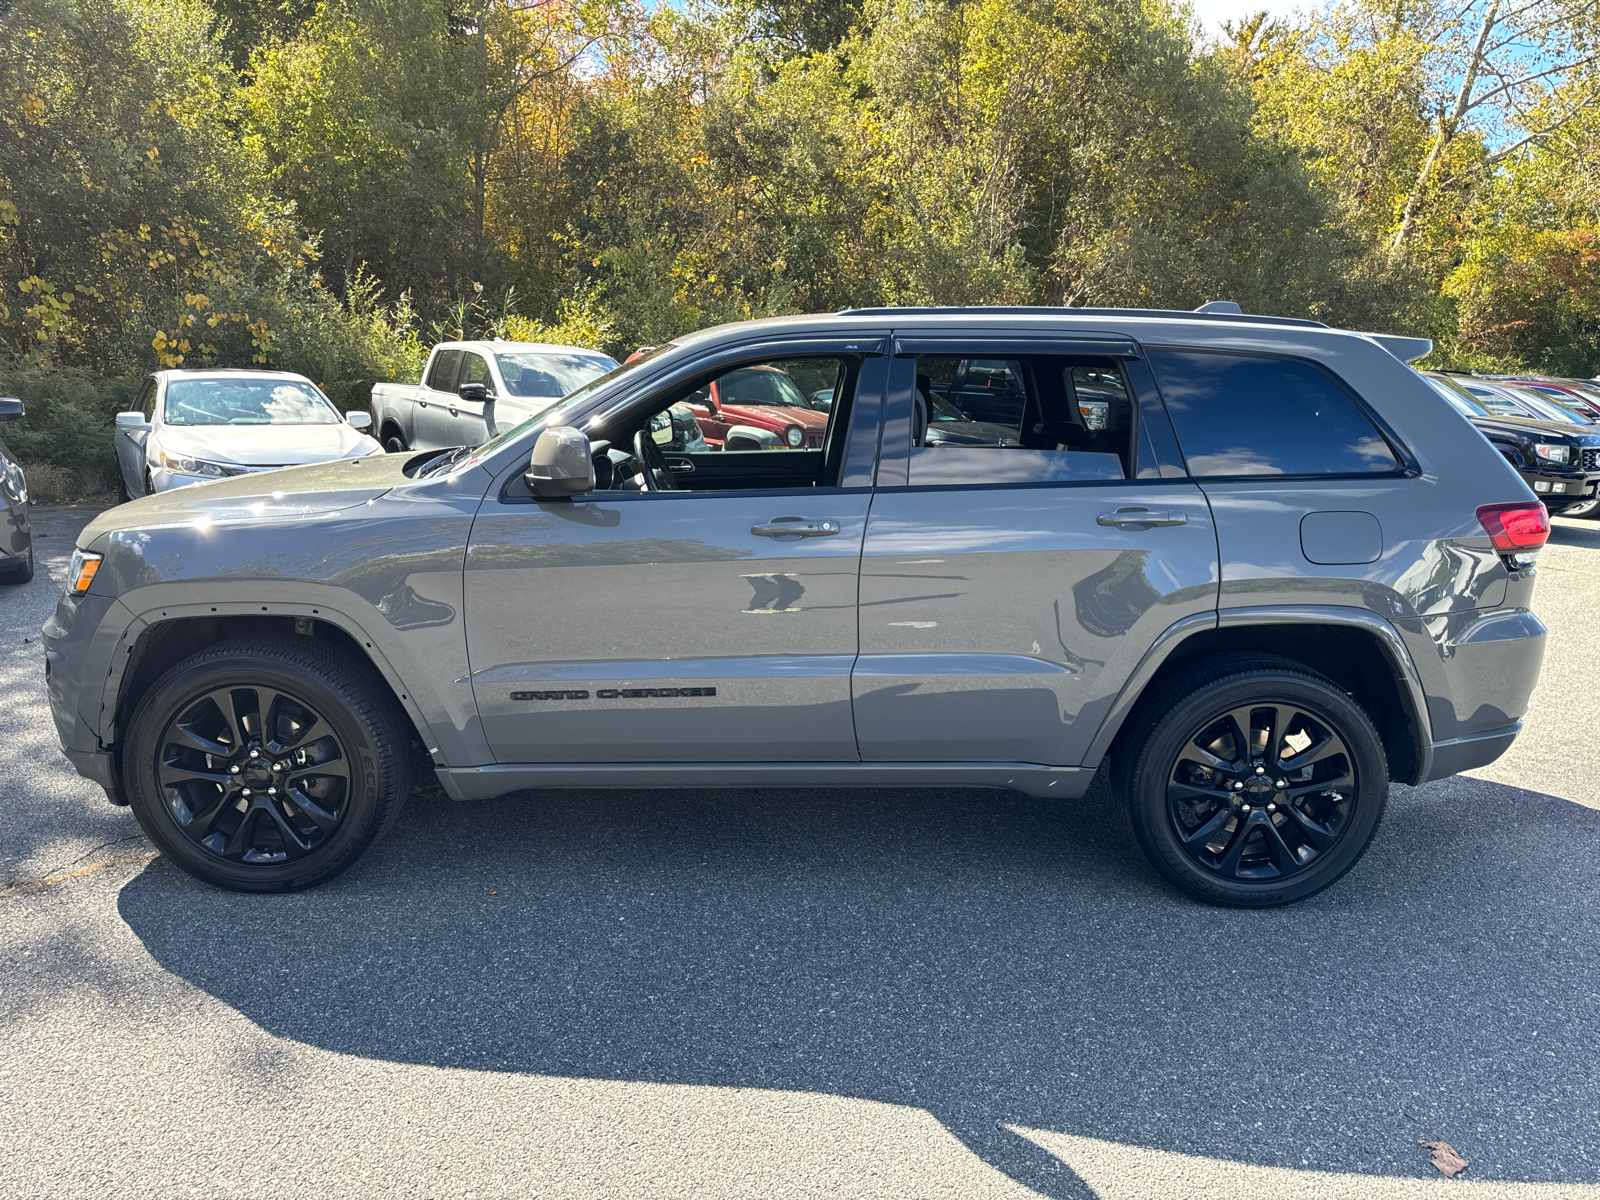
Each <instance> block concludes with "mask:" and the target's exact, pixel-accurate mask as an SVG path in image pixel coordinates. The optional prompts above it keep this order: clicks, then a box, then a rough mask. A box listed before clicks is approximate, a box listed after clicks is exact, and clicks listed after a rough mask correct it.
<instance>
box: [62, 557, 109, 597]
mask: <svg viewBox="0 0 1600 1200" xmlns="http://www.w3.org/2000/svg"><path fill="white" fill-rule="evenodd" d="M104 557H105V555H103V554H85V553H84V552H83V551H82V550H74V551H73V552H72V563H71V565H70V566H68V567H67V591H68V592H69V593H70V594H72V595H74V596H81V595H83V594H84V593H85V592H87V591H88V590H89V585H90V584H91V583H93V582H94V577H95V572H97V571H99V570H100V560H101V559H103V558H104Z"/></svg>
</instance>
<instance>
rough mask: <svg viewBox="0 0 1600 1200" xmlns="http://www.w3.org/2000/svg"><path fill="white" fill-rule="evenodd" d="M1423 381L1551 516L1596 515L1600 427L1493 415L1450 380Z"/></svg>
mask: <svg viewBox="0 0 1600 1200" xmlns="http://www.w3.org/2000/svg"><path fill="white" fill-rule="evenodd" d="M1423 375H1424V376H1426V377H1427V379H1428V382H1429V383H1431V384H1433V386H1434V387H1435V388H1436V389H1438V391H1439V394H1440V395H1442V396H1443V397H1444V398H1445V399H1446V400H1448V401H1449V402H1450V404H1451V406H1452V407H1454V408H1455V409H1456V411H1457V412H1459V413H1461V414H1462V415H1463V416H1464V417H1466V418H1467V419H1468V420H1469V421H1471V422H1472V423H1473V425H1474V426H1476V427H1477V429H1478V431H1479V432H1480V433H1482V434H1483V436H1484V437H1486V438H1488V439H1489V444H1490V445H1492V446H1493V447H1494V448H1495V449H1496V450H1498V451H1500V453H1501V454H1502V455H1503V456H1504V457H1505V460H1506V461H1507V462H1508V463H1510V464H1511V465H1512V466H1513V467H1515V468H1516V469H1517V472H1518V473H1519V474H1520V475H1521V476H1522V478H1523V479H1524V480H1526V481H1527V484H1528V486H1529V487H1530V488H1532V489H1533V491H1534V493H1535V494H1536V495H1537V496H1538V497H1539V499H1541V500H1543V501H1544V503H1545V507H1546V508H1548V509H1549V510H1550V511H1551V512H1552V513H1559V514H1561V515H1562V516H1569V517H1589V516H1595V515H1600V497H1597V495H1596V492H1597V491H1600V426H1596V425H1586V424H1583V423H1581V422H1579V421H1578V420H1577V419H1576V418H1574V419H1573V420H1571V421H1561V422H1556V421H1538V420H1534V419H1532V418H1529V417H1523V416H1515V415H1510V414H1507V413H1504V412H1494V411H1492V410H1490V409H1489V408H1488V407H1486V406H1485V405H1484V403H1483V401H1482V400H1481V399H1480V398H1479V397H1478V396H1477V395H1475V394H1474V393H1473V392H1471V391H1469V390H1468V389H1467V388H1466V387H1465V386H1463V385H1462V384H1461V383H1460V382H1458V381H1457V379H1456V377H1455V376H1452V375H1448V374H1445V373H1444V372H1440V371H1424V372H1423Z"/></svg>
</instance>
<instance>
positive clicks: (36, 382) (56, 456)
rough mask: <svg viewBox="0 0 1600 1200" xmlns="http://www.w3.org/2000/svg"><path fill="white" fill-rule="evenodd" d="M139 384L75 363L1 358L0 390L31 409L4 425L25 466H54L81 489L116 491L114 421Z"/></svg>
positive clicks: (5, 431)
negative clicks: (8, 361)
mask: <svg viewBox="0 0 1600 1200" xmlns="http://www.w3.org/2000/svg"><path fill="white" fill-rule="evenodd" d="M138 387H139V377H138V376H130V377H127V378H122V379H105V378H102V377H100V376H97V375H94V374H92V373H91V372H88V371H85V370H81V369H78V368H74V367H56V366H51V365H49V364H47V363H33V364H27V365H15V364H10V365H8V364H5V363H0V395H6V396H17V397H19V398H20V399H21V400H22V402H23V405H24V407H25V409H26V412H25V414H24V416H23V418H22V420H20V421H16V422H13V423H11V424H8V425H7V426H6V427H5V430H4V435H5V439H6V444H7V445H8V446H10V447H11V450H12V452H13V453H15V454H16V456H17V458H18V459H19V460H20V461H21V462H22V464H23V467H24V469H28V468H35V474H37V471H36V468H37V467H39V466H46V467H51V468H54V469H55V470H56V471H57V472H62V473H65V476H66V477H67V479H68V480H69V481H70V486H71V487H72V488H73V489H75V491H76V492H77V493H79V494H82V493H95V492H107V491H111V490H113V489H114V488H115V487H116V472H115V465H114V463H115V460H114V458H113V454H112V449H111V429H112V422H113V420H114V418H115V416H116V414H117V413H119V412H122V411H124V410H125V409H127V408H130V407H131V406H132V404H133V397H134V394H135V393H136V392H137V391H138ZM34 477H35V475H34V474H30V475H29V478H30V480H33V479H34ZM41 478H42V477H41ZM52 478H54V476H53V477H52Z"/></svg>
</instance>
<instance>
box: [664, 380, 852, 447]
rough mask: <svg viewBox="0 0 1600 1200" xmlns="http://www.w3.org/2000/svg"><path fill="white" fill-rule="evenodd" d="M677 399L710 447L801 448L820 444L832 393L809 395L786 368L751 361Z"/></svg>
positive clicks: (831, 401)
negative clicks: (758, 364)
mask: <svg viewBox="0 0 1600 1200" xmlns="http://www.w3.org/2000/svg"><path fill="white" fill-rule="evenodd" d="M681 403H682V404H683V405H684V406H685V407H687V408H688V409H689V411H690V412H692V413H694V416H695V420H696V422H698V423H699V425H700V429H701V432H702V433H704V435H705V439H706V441H707V442H708V443H709V444H711V445H713V446H717V445H720V446H721V448H722V449H724V450H767V449H773V450H777V449H788V450H802V449H817V448H819V447H821V445H822V435H823V433H824V432H826V430H827V428H828V410H829V408H830V407H831V406H832V403H833V397H832V395H831V394H829V393H826V392H818V393H817V394H816V395H814V396H809V397H808V396H807V395H806V394H805V392H804V391H802V390H801V388H800V385H799V384H798V383H796V382H795V381H794V377H793V376H792V375H790V374H789V373H788V372H787V371H782V370H780V369H778V368H777V367H770V366H755V367H740V368H739V369H737V370H734V371H729V372H728V373H727V374H726V375H723V376H721V377H720V378H718V379H714V380H712V382H711V383H709V384H707V385H706V386H705V387H703V388H701V389H700V390H699V391H698V392H695V393H694V394H692V395H690V396H686V397H684V399H683V400H682V401H681Z"/></svg>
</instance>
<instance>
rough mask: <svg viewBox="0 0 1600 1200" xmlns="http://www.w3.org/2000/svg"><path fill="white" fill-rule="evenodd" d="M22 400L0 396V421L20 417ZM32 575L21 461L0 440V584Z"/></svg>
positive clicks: (26, 578)
mask: <svg viewBox="0 0 1600 1200" xmlns="http://www.w3.org/2000/svg"><path fill="white" fill-rule="evenodd" d="M22 413H23V409H22V401H21V400H18V399H16V398H15V397H14V396H0V421H18V420H21V419H22ZM32 578H33V531H32V527H31V525H30V523H29V520H28V480H27V479H26V477H24V475H23V474H22V464H21V463H19V462H18V461H17V460H16V459H15V458H13V457H11V450H10V449H9V448H8V447H7V446H6V444H5V441H4V439H0V583H27V582H28V580H30V579H32Z"/></svg>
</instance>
